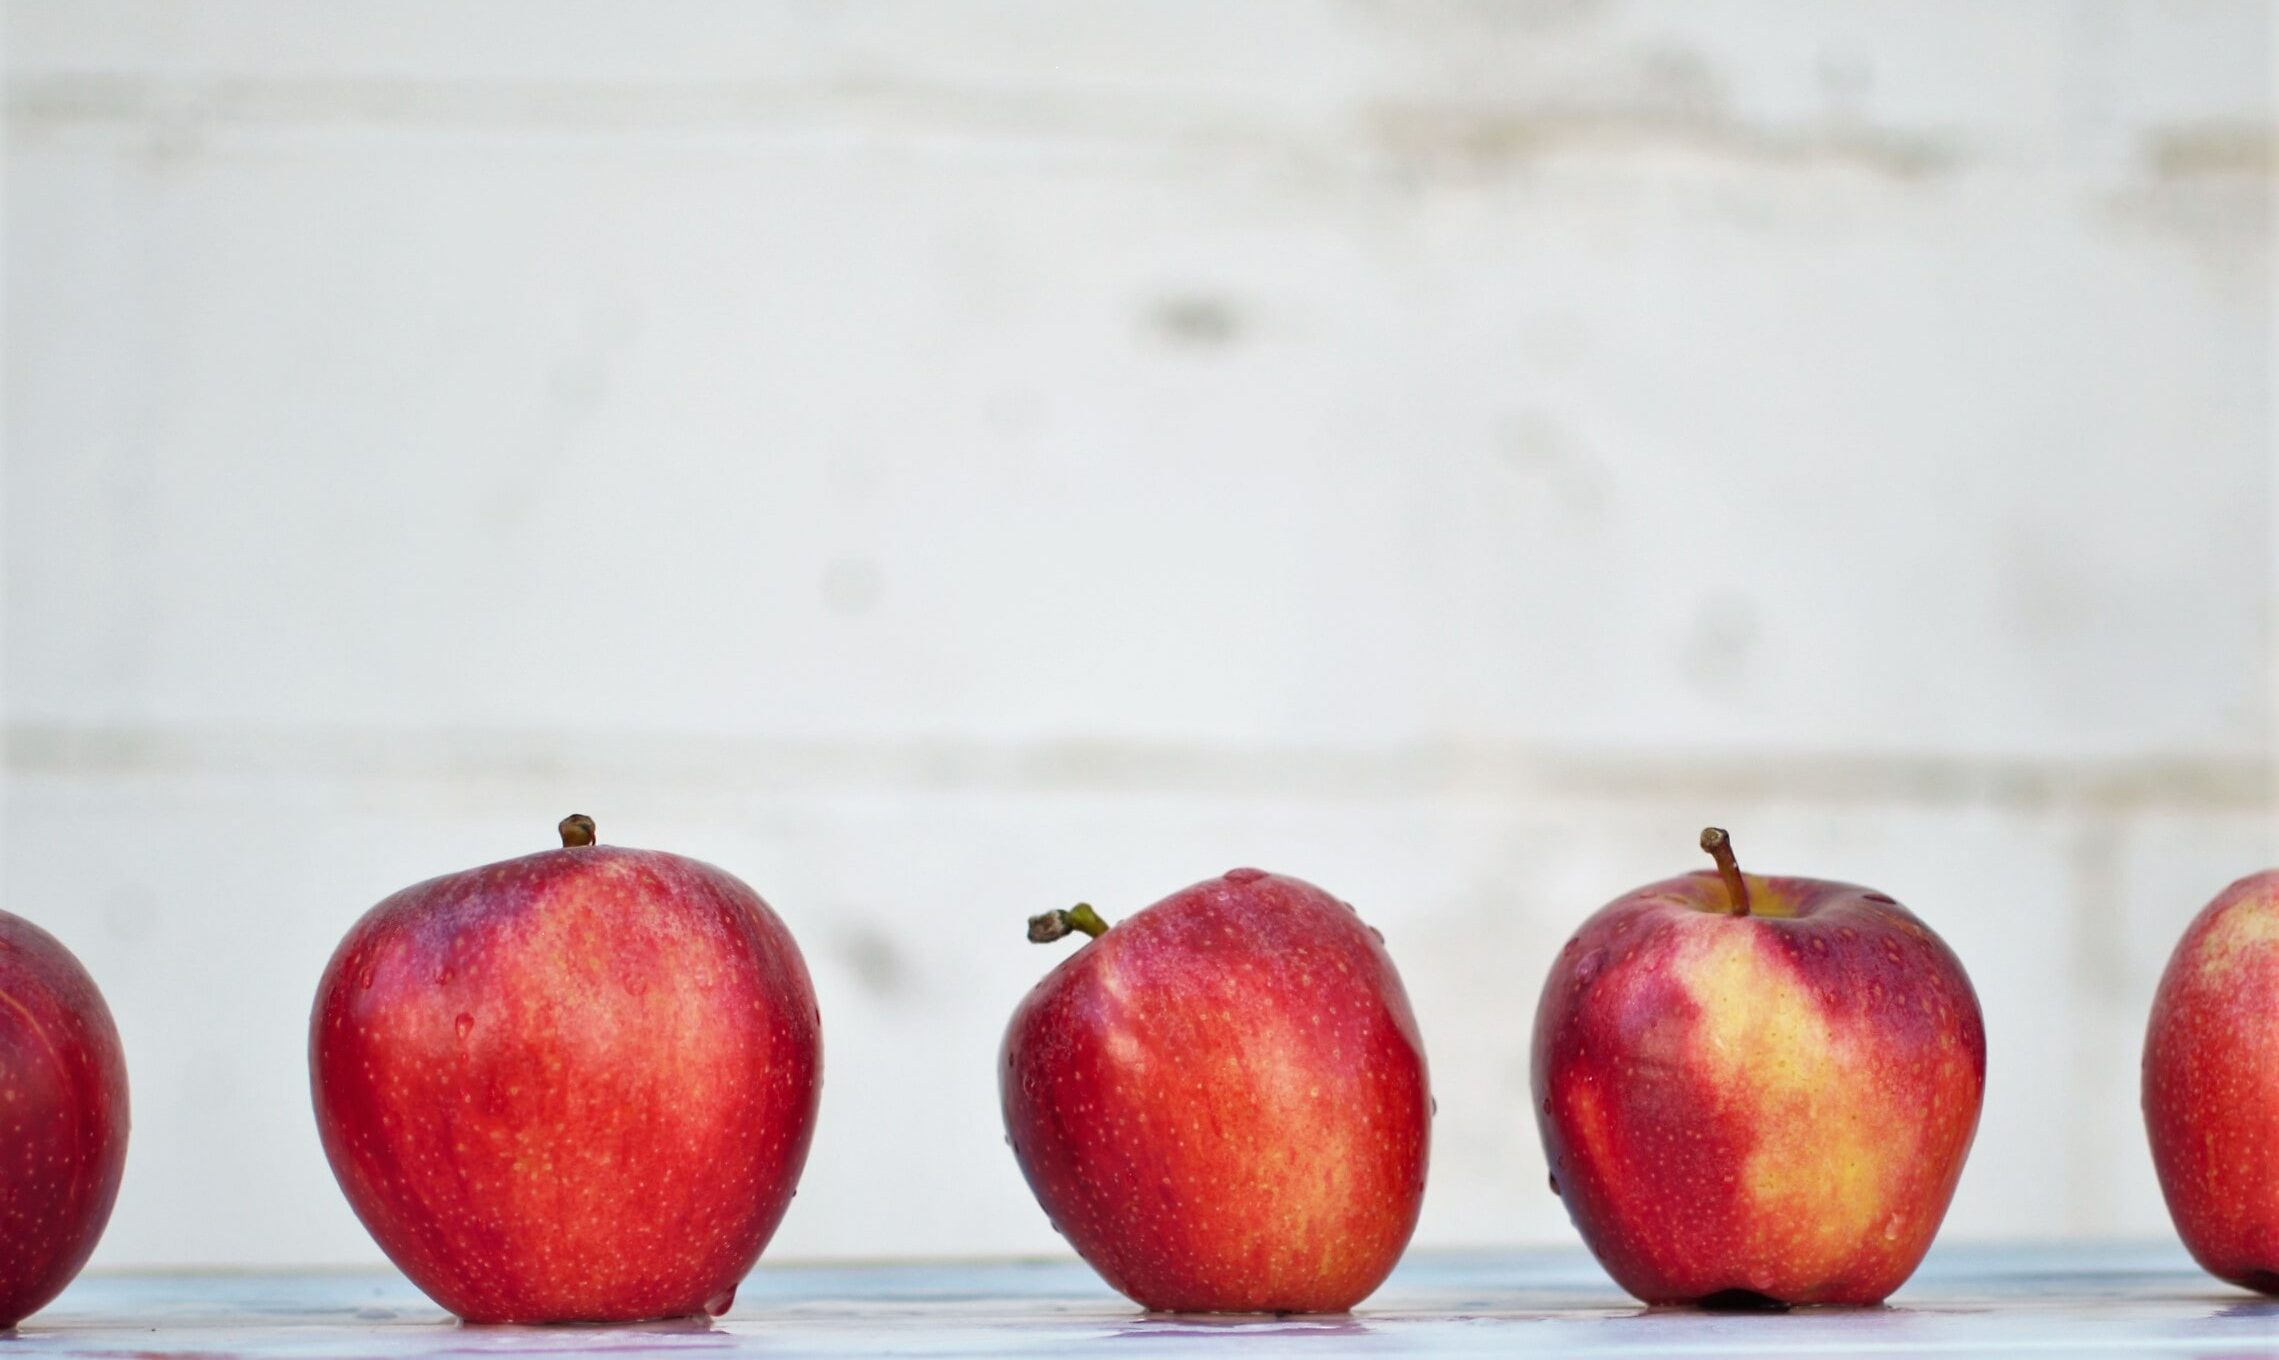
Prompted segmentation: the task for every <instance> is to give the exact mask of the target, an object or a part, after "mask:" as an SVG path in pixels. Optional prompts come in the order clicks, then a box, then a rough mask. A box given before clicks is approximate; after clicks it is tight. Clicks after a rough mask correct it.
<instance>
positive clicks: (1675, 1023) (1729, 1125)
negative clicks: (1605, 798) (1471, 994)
mask: <svg viewBox="0 0 2279 1360" xmlns="http://www.w3.org/2000/svg"><path fill="white" fill-rule="evenodd" d="M1748 883H1749V885H1750V891H1751V895H1752V897H1753V898H1754V900H1755V903H1756V905H1757V906H1758V908H1759V909H1760V910H1761V911H1762V912H1763V914H1758V915H1753V916H1749V917H1737V916H1733V915H1729V914H1726V904H1727V899H1726V896H1725V890H1724V887H1723V885H1722V883H1721V882H1720V881H1719V879H1718V877H1717V876H1716V875H1715V874H1712V873H1700V874H1688V875H1686V876H1684V877H1680V878H1673V879H1669V880H1666V881H1664V882H1660V883H1655V884H1650V885H1648V886H1647V887H1644V888H1640V889H1638V890H1637V891H1636V892H1633V893H1630V894H1629V895H1627V896H1625V897H1622V898H1619V899H1617V900H1616V901H1614V902H1612V903H1610V904H1608V905H1607V906H1606V907H1604V908H1602V909H1601V910H1600V911H1599V912H1598V913H1597V914H1596V915H1594V916H1592V917H1591V918H1590V919H1589V920H1588V921H1586V922H1585V923H1584V924H1583V927H1582V929H1581V930H1579V931H1577V932H1576V933H1575V937H1574V938H1573V939H1571V940H1569V941H1568V942H1567V945H1566V947H1565V948H1564V949H1563V950H1561V951H1560V954H1559V957H1558V959H1557V961H1556V962H1555V963H1553V965H1552V967H1551V976H1550V979H1549V981H1548V982H1546V983H1545V985H1544V989H1543V996H1542V1001H1541V1004H1540V1005H1539V1006H1538V1008H1537V1011H1536V1016H1535V1046H1534V1047H1535V1051H1534V1093H1535V1103H1536V1122H1537V1126H1538V1128H1539V1129H1540V1130H1541V1132H1542V1135H1543V1146H1544V1151H1545V1153H1546V1155H1547V1156H1548V1158H1549V1160H1550V1164H1551V1178H1552V1188H1553V1189H1554V1191H1556V1192H1557V1193H1558V1194H1559V1195H1560V1196H1561V1197H1562V1198H1563V1199H1564V1201H1565V1203H1566V1206H1567V1211H1568V1213H1569V1214H1570V1215H1571V1216H1572V1217H1573V1219H1574V1222H1575V1226H1576V1228H1577V1229H1578V1230H1580V1231H1581V1233H1582V1237H1583V1241H1584V1242H1585V1243H1586V1244H1588V1245H1589V1247H1590V1249H1591V1251H1592V1253H1593V1254H1595V1255H1596V1256H1597V1257H1598V1259H1599V1261H1600V1262H1601V1263H1602V1264H1603V1265H1604V1266H1605V1267H1606V1269H1607V1273H1608V1274H1610V1275H1612V1276H1613V1277H1614V1280H1615V1282H1616V1283H1617V1284H1619V1285H1621V1286H1622V1287H1623V1288H1624V1289H1626V1290H1628V1291H1630V1292H1631V1293H1632V1294H1634V1295H1636V1296H1637V1297H1638V1298H1640V1299H1642V1300H1644V1301H1646V1302H1648V1303H1655V1304H1683V1303H1695V1302H1699V1301H1701V1300H1703V1299H1707V1298H1710V1297H1711V1296H1714V1295H1719V1294H1723V1293H1725V1292H1726V1291H1731V1290H1745V1291H1749V1292H1751V1293H1754V1294H1758V1295H1761V1296H1763V1297H1765V1298H1767V1299H1771V1300H1774V1301H1776V1302H1780V1303H1786V1304H1792V1305H1794V1304H1870V1303H1876V1302H1879V1301H1880V1300H1882V1299H1883V1298H1884V1297H1885V1296H1887V1295H1888V1294H1890V1293H1891V1291H1892V1290H1894V1289H1896V1288H1898V1287H1899V1285H1900V1284H1901V1283H1902V1282H1903V1281H1905V1280H1906V1279H1907V1277H1908V1276H1909V1275H1910V1274H1912V1273H1913V1272H1914V1269H1915V1267H1916V1265H1917V1264H1918V1263H1920V1262H1921V1261H1922V1259H1923V1253H1924V1252H1926V1251H1928V1250H1929V1249H1930V1246H1931V1239H1932V1238H1933V1237H1934V1236H1935V1235H1936V1234H1937V1232H1938V1227H1939V1221H1940V1220H1941V1219H1942V1218H1943V1217H1945V1215H1946V1211H1947V1203H1948V1201H1949V1200H1950V1199H1951V1198H1952V1197H1953V1195H1954V1188H1955V1182H1956V1180H1957V1179H1958V1178H1959V1177H1960V1176H1961V1174H1962V1167H1963V1160H1964V1158H1965V1157H1966V1156H1967V1155H1968V1153H1969V1150H1970V1143H1971V1138H1972V1136H1973V1134H1974V1133H1975V1132H1976V1130H1977V1127H1978V1113H1979V1104H1980V1100H1981V1097H1982V1095H1983V1093H1984V1089H1985V1083H1986V1034H1985V1028H1984V1024H1983V1021H1982V1020H1981V1018H1980V1015H1979V1010H1978V998H1977V996H1976V995H1975V994H1974V993H1973V992H1972V991H1971V986H1970V980H1969V978H1968V977H1966V976H1965V975H1964V973H1963V969H1962V965H1961V963H1960V962H1958V961H1957V960H1956V958H1955V956H1954V955H1953V953H1951V952H1950V951H1949V950H1948V949H1947V947H1946V945H1945V944H1944V943H1943V942H1941V941H1940V939H1939V937H1938V936H1937V935H1935V934H1933V933H1932V932H1931V930H1930V928H1929V927H1927V926H1925V925H1924V924H1923V923H1922V922H1920V921H1918V920H1916V919H1915V917H1914V916H1913V915H1911V914H1910V913H1909V912H1908V911H1907V910H1906V909H1905V908H1903V907H1901V906H1900V905H1898V904H1897V903H1896V902H1893V901H1892V900H1891V899H1890V898H1889V897H1886V896H1884V895H1882V894H1881V893H1873V892H1869V891H1868V890H1866V889H1863V888H1857V887H1853V886H1851V885H1849V884H1843V883H1827V882H1821V881H1818V880H1813V879H1800V878H1771V877H1763V876H1758V875H1750V876H1749V878H1748Z"/></svg>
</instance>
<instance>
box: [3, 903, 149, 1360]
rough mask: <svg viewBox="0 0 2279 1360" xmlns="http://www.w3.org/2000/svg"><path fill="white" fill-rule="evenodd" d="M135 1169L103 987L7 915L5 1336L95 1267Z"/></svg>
mask: <svg viewBox="0 0 2279 1360" xmlns="http://www.w3.org/2000/svg"><path fill="white" fill-rule="evenodd" d="M126 1165H127V1059H126V1054H125V1053H124V1052H123V1051H121V1049H120V1048H119V1031H118V1027H117V1026H115V1025H113V1024H112V1023H111V1011H110V1008H109V1007H107V1006H105V1005H104V1004H103V994H102V993H101V992H99V991H97V990H95V980H94V979H93V978H90V977H88V976H87V970H86V969H84V968H82V967H80V966H79V960H78V959H76V958H73V957H72V954H71V951H70V950H68V949H65V948H64V947H63V946H62V945H61V944H59V943H57V942H56V939H55V937H54V936H52V935H50V934H48V933H47V932H46V931H44V930H42V929H40V928H39V927H38V926H35V925H33V924H32V923H31V922H29V921H27V920H24V919H23V918H22V917H20V916H11V915H9V914H8V913H7V912H4V911H0V1332H4V1331H7V1330H8V1329H9V1328H11V1327H14V1326H15V1325H16V1324H17V1323H19V1322H22V1321H23V1320H24V1319H25V1318H27V1317H29V1316H31V1315H32V1314H33V1313H36V1312H38V1311H39V1310H40V1309H41V1308H43V1307H45V1306H46V1305H47V1303H48V1301H49V1300H51V1299H53V1298H54V1297H55V1296H56V1295H58V1294H60V1293H62V1292H63V1287H64V1286H65V1285H67V1284H70V1283H71V1281H72V1278H73V1277H74V1276H76V1275H77V1274H79V1268H80V1267H81V1266H83V1265H86V1264H87V1257H88V1254H89V1253H91V1252H93V1251H94V1250H95V1243H96V1242H97V1240H99V1239H100V1238H101V1237H102V1236H103V1226H104V1225H105V1224H106V1223H109V1222H110V1221H111V1205H112V1204H113V1203H114V1202H115V1201H116V1200H117V1199H118V1197H119V1177H120V1175H121V1174H122V1173H124V1172H125V1170H126Z"/></svg>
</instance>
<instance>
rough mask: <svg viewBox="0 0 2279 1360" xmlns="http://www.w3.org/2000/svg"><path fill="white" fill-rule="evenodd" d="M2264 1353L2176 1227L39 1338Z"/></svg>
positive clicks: (835, 1271)
mask: <svg viewBox="0 0 2279 1360" xmlns="http://www.w3.org/2000/svg"><path fill="white" fill-rule="evenodd" d="M1135 1348H1137V1352H1136V1353H1138V1354H1140V1355H1143V1356H1145V1355H1164V1356H1173V1355H1176V1356H1212V1355H1234V1354H1240V1355H1244V1356H1282V1355H1303V1356H1317V1357H1328V1356H1342V1355H1458V1356H1462V1355H1499V1356H1500V1355H1512V1354H1530V1355H1534V1354H1575V1355H1587V1356H1624V1355H1629V1356H1691V1355H1748V1356H1804V1355H1839V1354H1871V1355H1882V1356H1912V1355H1940V1356H1954V1355H2100V1356H2105V1355H2193V1356H2215V1355H2262V1356H2279V1300H2273V1299H2265V1298H2260V1297H2258V1296H2255V1295H2251V1294H2247V1293H2244V1292H2241V1291H2239V1290H2236V1289H2232V1288H2229V1287H2227V1286H2225V1285H2223V1284H2221V1283H2219V1282H2218V1281H2216V1280H2214V1279H2211V1278H2209V1277H2208V1276H2206V1275H2204V1274H2201V1273H2200V1272H2199V1271H2198V1270H2196V1269H2194V1268H2193V1266H2192V1264H2191V1262H2190V1261H2189V1260H2188V1259H2186V1258H2185V1256H2184V1254H2183V1253H2182V1251H2181V1250H2180V1249H2178V1248H2176V1247H2173V1246H2168V1245H2135V1246H2127V1245H2091V1246H2066V1247H1983V1246H1968V1245H1963V1246H1954V1247H1948V1248H1944V1249H1941V1250H1937V1251H1934V1252H1933V1253H1932V1256H1931V1259H1930V1260H1929V1261H1927V1262H1925V1263H1924V1266H1923V1269H1922V1270H1921V1271H1920V1272H1918V1273H1917V1275H1916V1276H1915V1278H1914V1279H1913V1280H1911V1281H1909V1282H1908V1285H1907V1287H1906V1288H1905V1289H1903V1290H1901V1291H1900V1292H1899V1293H1898V1294H1897V1295H1895V1296H1894V1297H1893V1299H1892V1301H1891V1303H1890V1304H1889V1305H1888V1306H1886V1307H1883V1308H1875V1309H1864V1310H1828V1309H1823V1310H1800V1311H1797V1312H1793V1313H1785V1314H1763V1313H1749V1314H1741V1313H1722V1314H1713V1313H1701V1312H1694V1311H1682V1310H1662V1311H1649V1310H1645V1309H1641V1308H1639V1307H1638V1306H1637V1305H1636V1304H1635V1303H1632V1302H1631V1301H1629V1300H1628V1299H1627V1298H1626V1297H1625V1296H1624V1295H1622V1294H1621V1293H1620V1292H1618V1291H1617V1290H1616V1289H1615V1288H1614V1287H1613V1285H1611V1284H1610V1283H1609V1282H1608V1281H1607V1279H1606V1277H1605V1276H1604V1275H1603V1274H1601V1273H1600V1272H1599V1271H1598V1269H1597V1267H1596V1266H1595V1265H1594V1264H1593V1263H1592V1262H1591V1261H1590V1259H1589V1258H1588V1257H1586V1256H1584V1255H1583V1254H1582V1253H1581V1252H1580V1251H1579V1250H1575V1251H1557V1252H1479V1253H1454V1254H1451V1253H1417V1254H1414V1255H1412V1256H1411V1257H1410V1258H1409V1259H1408V1260H1407V1261H1406V1262H1404V1263H1403V1265H1402V1267H1401V1269H1400V1270H1399V1271H1398V1272H1397V1273H1396V1274H1395V1275H1394V1276H1393V1278H1392V1280H1391V1281H1390V1282H1388V1283H1387V1284H1386V1286H1385V1288H1383V1289H1382V1290H1380V1291H1378V1293H1377V1295H1376V1296H1375V1297H1374V1298H1372V1299H1370V1300H1369V1301H1368V1303H1366V1304H1365V1305H1363V1307H1362V1308H1361V1309H1360V1310H1359V1311H1357V1312H1356V1313H1355V1314H1354V1315H1353V1316H1351V1317H1339V1318H1306V1317H1296V1318H1279V1319H1277V1318H1240V1319H1235V1318H1203V1317H1168V1316H1150V1315H1147V1314H1143V1313H1141V1312H1139V1311H1138V1310H1136V1309H1135V1308H1133V1307H1132V1306H1131V1305H1130V1304H1128V1303H1126V1302H1124V1301H1123V1300H1122V1299H1120V1298H1118V1297H1117V1296H1116V1295H1114V1294H1111V1293H1109V1292H1108V1291H1107V1289H1106V1288H1105V1287H1103V1286H1102V1285H1101V1284H1100V1283H1099V1281H1098V1280H1097V1279H1096V1278H1095V1277H1094V1276H1093V1275H1092V1274H1091V1272H1090V1271H1088V1270H1086V1269H1085V1268H1084V1267H1083V1266H1081V1265H1079V1264H1077V1263H1075V1262H1073V1261H1069V1262H1030V1263H982V1264H973V1263H960V1264H918V1265H877V1266H770V1265H763V1266H762V1267H761V1268H760V1269H759V1270H757V1271H755V1272H754V1273H753V1275H752V1277H751V1278H750V1279H749V1280H747V1281H745V1284H744V1288H743V1290H742V1292H741V1293H740V1294H739V1296H738V1300H737V1303H736V1306H735V1308H734V1309H733V1310H732V1311H731V1312H730V1313H729V1314H728V1316H727V1317H725V1318H721V1319H719V1320H718V1321H714V1322H709V1323H707V1322H702V1321H691V1322H677V1323H660V1324H653V1325H648V1326H639V1327H462V1326H459V1325H458V1324H456V1323H455V1322H453V1321H452V1320H451V1319H449V1318H448V1317H446V1316H445V1315H444V1314H443V1313H442V1312H441V1311H440V1310H438V1309H437V1308H436V1307H435V1306H434V1305H433V1304H431V1303H429V1302H428V1301H427V1300H426V1299H425V1298H424V1297H422V1296H421V1295H420V1294H419V1292H418V1291H417V1290H415V1289H413V1288H412V1287H411V1285H410V1284H408V1283H407V1282H405V1281H404V1280H403V1278H402V1277H400V1276H398V1275H395V1274H392V1273H329V1274H328V1273H315V1272H312V1273H283V1272H280V1273H247V1274H116V1275H105V1274H94V1275H89V1276H86V1277H84V1278H82V1279H81V1280H80V1281H79V1282H78V1283H76V1284H75V1285H73V1286H72V1288H71V1289H70V1290H69V1291H68V1292H67V1293H66V1294H65V1295H64V1296H63V1297H62V1298H61V1299H59V1300H57V1301H56V1302H55V1304H53V1305H51V1306H50V1307H49V1308H48V1309H47V1310H46V1311H45V1312H43V1313H41V1314H39V1315H37V1316H35V1317H33V1318H31V1319H29V1320H28V1321H27V1322H26V1323H25V1324H24V1325H23V1327H22V1328H20V1329H19V1331H18V1333H17V1334H16V1335H15V1336H14V1337H9V1338H5V1339H0V1360H17V1358H18V1357H27V1358H28V1357H31V1356H48V1355H61V1356H107V1357H122V1358H123V1357H170V1356H213V1355H246V1356H322V1357H345V1356H388V1357H397V1356H469V1355H514V1354H594V1355H601V1354H617V1355H623V1354H637V1353H664V1352H681V1353H691V1354H695V1353H703V1354H720V1353H727V1352H738V1353H752V1354H759V1355H767V1356H775V1357H797V1356H846V1355H873V1354H896V1355H916V1356H1032V1355H1064V1354H1069V1353H1073V1352H1079V1351H1090V1352H1095V1353H1099V1354H1104V1355H1113V1354H1117V1353H1124V1354H1132V1353H1134V1352H1135Z"/></svg>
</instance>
